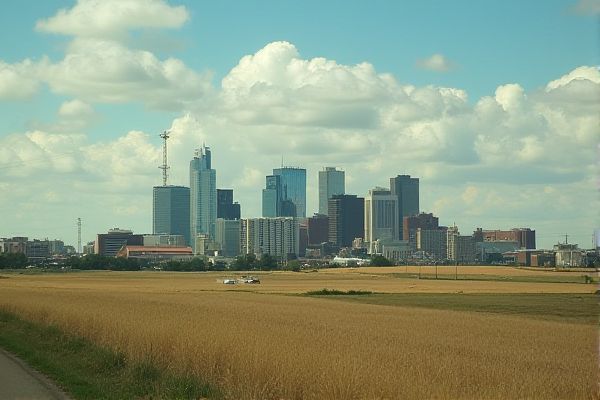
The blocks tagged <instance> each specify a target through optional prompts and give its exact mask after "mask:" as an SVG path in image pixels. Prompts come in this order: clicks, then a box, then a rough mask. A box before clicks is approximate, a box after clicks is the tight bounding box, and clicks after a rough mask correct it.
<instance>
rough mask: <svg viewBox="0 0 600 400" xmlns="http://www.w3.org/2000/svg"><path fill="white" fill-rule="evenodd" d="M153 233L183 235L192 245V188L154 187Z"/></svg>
mask: <svg viewBox="0 0 600 400" xmlns="http://www.w3.org/2000/svg"><path fill="white" fill-rule="evenodd" d="M152 198H153V201H152V233H153V234H164V235H183V237H184V238H185V242H186V243H187V244H188V245H189V244H190V188H188V187H185V186H172V185H167V186H154V188H153V191H152Z"/></svg>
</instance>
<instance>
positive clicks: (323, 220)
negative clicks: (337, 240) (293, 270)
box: [306, 214, 329, 246]
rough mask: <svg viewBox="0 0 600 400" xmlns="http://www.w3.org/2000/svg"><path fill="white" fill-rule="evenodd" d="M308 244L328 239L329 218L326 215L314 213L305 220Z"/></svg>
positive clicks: (319, 242)
mask: <svg viewBox="0 0 600 400" xmlns="http://www.w3.org/2000/svg"><path fill="white" fill-rule="evenodd" d="M306 225H307V236H308V238H307V239H308V240H307V242H308V245H309V246H312V245H318V244H321V243H324V242H327V241H328V240H329V218H328V217H327V215H323V214H315V215H313V216H312V217H310V218H308V219H307V221H306Z"/></svg>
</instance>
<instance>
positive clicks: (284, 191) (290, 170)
mask: <svg viewBox="0 0 600 400" xmlns="http://www.w3.org/2000/svg"><path fill="white" fill-rule="evenodd" d="M273 175H277V176H280V177H281V178H280V179H281V195H282V200H283V203H284V204H283V209H282V210H281V212H280V215H286V216H287V215H289V213H290V212H291V211H294V214H293V215H292V216H294V217H298V218H306V170H305V169H304V168H296V167H281V168H274V169H273ZM286 200H289V201H290V202H291V203H292V204H293V208H294V210H291V208H292V207H291V205H286V204H285V201H286Z"/></svg>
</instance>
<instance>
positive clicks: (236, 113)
mask: <svg viewBox="0 0 600 400" xmlns="http://www.w3.org/2000/svg"><path fill="white" fill-rule="evenodd" d="M221 86H222V93H221V105H222V108H223V110H224V111H226V112H227V113H228V114H229V115H230V116H231V118H233V119H234V120H236V121H238V122H240V123H245V124H271V123H276V124H282V125H295V126H305V125H311V126H323V127H337V126H344V127H363V128H367V127H373V126H376V125H377V124H378V114H377V110H376V107H377V106H378V105H379V104H380V103H381V102H382V101H386V99H387V98H389V97H390V96H391V91H390V89H392V88H394V87H395V86H397V84H396V82H395V80H394V79H393V78H392V77H391V76H390V75H386V74H377V73H376V72H375V69H374V68H373V66H372V65H371V64H369V63H361V64H358V65H354V66H347V65H340V64H338V63H336V62H335V61H333V60H327V59H325V58H313V59H311V60H304V59H302V58H300V56H299V53H298V50H297V49H296V47H295V46H294V45H293V44H291V43H288V42H273V43H270V44H268V45H266V46H265V47H264V48H262V49H260V50H259V51H257V52H256V53H255V54H253V55H247V56H244V57H243V58H242V59H241V60H240V62H239V63H238V65H237V66H235V67H234V68H233V69H232V70H231V71H230V72H229V73H228V74H227V76H225V77H224V78H223V80H222V82H221Z"/></svg>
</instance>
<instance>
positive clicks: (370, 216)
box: [365, 187, 400, 254]
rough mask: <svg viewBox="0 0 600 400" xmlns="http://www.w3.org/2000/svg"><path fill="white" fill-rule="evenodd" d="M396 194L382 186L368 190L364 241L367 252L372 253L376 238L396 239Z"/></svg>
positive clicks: (398, 228)
mask: <svg viewBox="0 0 600 400" xmlns="http://www.w3.org/2000/svg"><path fill="white" fill-rule="evenodd" d="M399 230H400V223H399V219H398V196H396V195H395V194H392V193H391V192H390V191H389V190H387V189H384V188H380V187H377V188H374V189H371V190H369V193H368V194H367V197H366V198H365V242H367V243H368V246H369V247H368V250H367V252H368V253H369V254H374V253H375V252H374V245H375V242H376V241H377V240H383V241H393V240H398V236H399V235H398V232H399Z"/></svg>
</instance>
